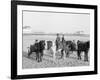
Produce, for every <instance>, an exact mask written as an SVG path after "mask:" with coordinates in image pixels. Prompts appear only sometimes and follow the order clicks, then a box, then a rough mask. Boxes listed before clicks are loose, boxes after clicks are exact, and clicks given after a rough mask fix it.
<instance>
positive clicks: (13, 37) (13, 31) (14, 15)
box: [11, 1, 97, 79]
mask: <svg viewBox="0 0 100 80" xmlns="http://www.w3.org/2000/svg"><path fill="white" fill-rule="evenodd" d="M17 5H33V6H34V5H37V6H49V7H65V8H66V7H68V8H83V9H93V10H94V17H95V18H94V19H95V20H94V27H95V28H94V37H95V38H94V46H95V47H94V53H95V55H94V62H95V63H94V67H95V69H94V71H82V72H66V73H49V74H34V75H33V74H31V75H17ZM90 74H97V6H96V5H81V4H64V3H48V2H33V1H11V79H24V78H43V77H60V76H75V75H90Z"/></svg>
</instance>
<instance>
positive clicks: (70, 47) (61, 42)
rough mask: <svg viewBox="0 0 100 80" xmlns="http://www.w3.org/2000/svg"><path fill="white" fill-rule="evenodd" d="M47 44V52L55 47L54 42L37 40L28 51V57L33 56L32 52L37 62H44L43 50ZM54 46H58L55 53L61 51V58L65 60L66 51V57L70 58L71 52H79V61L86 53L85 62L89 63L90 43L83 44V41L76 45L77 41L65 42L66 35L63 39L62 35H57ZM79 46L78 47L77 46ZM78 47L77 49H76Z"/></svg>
mask: <svg viewBox="0 0 100 80" xmlns="http://www.w3.org/2000/svg"><path fill="white" fill-rule="evenodd" d="M46 44H47V50H49V49H50V48H51V47H52V46H53V45H52V44H53V42H52V41H45V40H40V41H38V40H35V43H34V44H33V45H30V49H29V51H28V56H30V55H31V54H32V52H35V53H36V60H37V61H38V62H39V61H42V57H43V50H45V47H46ZM54 44H55V45H56V48H55V51H56V52H57V51H59V50H60V51H61V58H63V56H64V51H65V54H66V57H67V56H69V51H75V50H76V51H77V56H78V59H81V55H80V54H81V52H82V51H84V52H85V56H84V57H85V60H86V61H88V50H89V47H90V42H89V41H87V42H82V41H79V40H78V41H77V43H75V40H73V41H71V40H69V41H68V40H67V41H66V40H65V37H64V34H63V35H62V37H60V34H57V37H56V40H55V42H54ZM76 44H77V45H76ZM76 47H77V48H76Z"/></svg>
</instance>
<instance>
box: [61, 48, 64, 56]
mask: <svg viewBox="0 0 100 80" xmlns="http://www.w3.org/2000/svg"><path fill="white" fill-rule="evenodd" d="M63 51H64V50H63V49H62V50H61V58H63V55H64V53H63Z"/></svg>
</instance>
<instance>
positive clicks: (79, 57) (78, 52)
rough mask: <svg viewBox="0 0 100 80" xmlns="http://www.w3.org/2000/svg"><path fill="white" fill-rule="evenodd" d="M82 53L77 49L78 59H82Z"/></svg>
mask: <svg viewBox="0 0 100 80" xmlns="http://www.w3.org/2000/svg"><path fill="white" fill-rule="evenodd" d="M80 53H81V52H80V51H77V56H78V59H81V56H80Z"/></svg>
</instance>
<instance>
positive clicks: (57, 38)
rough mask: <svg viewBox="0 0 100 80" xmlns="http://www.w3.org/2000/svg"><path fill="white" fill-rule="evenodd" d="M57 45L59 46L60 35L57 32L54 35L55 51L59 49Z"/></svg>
mask: <svg viewBox="0 0 100 80" xmlns="http://www.w3.org/2000/svg"><path fill="white" fill-rule="evenodd" d="M59 46H60V36H59V34H58V33H57V37H56V51H57V50H58V49H59Z"/></svg>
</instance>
